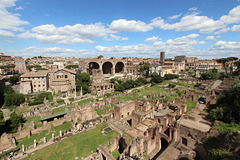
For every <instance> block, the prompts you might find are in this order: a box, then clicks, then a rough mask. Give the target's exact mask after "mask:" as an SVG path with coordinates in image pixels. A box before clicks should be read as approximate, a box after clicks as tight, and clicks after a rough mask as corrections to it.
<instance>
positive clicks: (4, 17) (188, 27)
mask: <svg viewBox="0 0 240 160" xmlns="http://www.w3.org/2000/svg"><path fill="white" fill-rule="evenodd" d="M239 33H240V0H181V1H180V0H168V1H165V0H87V1H86V0H0V52H3V53H5V54H6V55H17V56H39V55H42V56H65V57H67V56H77V57H93V56H95V57H96V56H98V55H103V56H104V57H150V58H157V57H159V52H160V51H165V52H166V57H169V58H173V57H174V56H177V55H186V56H189V57H193V56H194V57H198V58H200V59H206V58H210V59H212V58H221V57H229V56H236V57H240V41H239V40H240V34H239Z"/></svg>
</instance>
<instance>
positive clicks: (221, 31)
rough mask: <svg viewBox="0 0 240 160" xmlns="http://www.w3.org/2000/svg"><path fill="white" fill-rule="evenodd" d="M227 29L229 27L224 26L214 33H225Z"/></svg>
mask: <svg viewBox="0 0 240 160" xmlns="http://www.w3.org/2000/svg"><path fill="white" fill-rule="evenodd" d="M229 30H230V28H228V27H226V28H223V29H220V30H218V31H216V32H214V34H222V33H225V32H227V31H229Z"/></svg>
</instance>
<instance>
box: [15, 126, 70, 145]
mask: <svg viewBox="0 0 240 160" xmlns="http://www.w3.org/2000/svg"><path fill="white" fill-rule="evenodd" d="M71 123H72V122H71V121H69V122H65V123H63V124H61V125H59V126H56V127H54V126H52V129H51V132H50V134H48V135H46V134H47V133H48V132H49V130H44V131H42V132H41V133H40V134H39V135H38V134H37V133H36V134H33V135H32V136H31V137H30V138H28V137H27V136H26V137H24V138H21V139H19V140H17V146H18V147H20V148H22V145H23V144H24V146H25V147H28V146H30V145H33V141H34V139H36V140H37V142H38V141H39V140H40V139H41V138H43V137H46V138H47V140H49V139H51V138H52V133H53V130H54V131H55V136H59V131H60V130H62V131H66V130H68V129H71V128H72V125H71Z"/></svg>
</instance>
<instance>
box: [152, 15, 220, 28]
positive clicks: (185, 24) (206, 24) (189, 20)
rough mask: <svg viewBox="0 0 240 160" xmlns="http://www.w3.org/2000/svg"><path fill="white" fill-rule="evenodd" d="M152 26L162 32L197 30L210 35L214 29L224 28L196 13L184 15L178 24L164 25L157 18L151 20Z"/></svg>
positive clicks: (218, 22) (161, 20)
mask: <svg viewBox="0 0 240 160" xmlns="http://www.w3.org/2000/svg"><path fill="white" fill-rule="evenodd" d="M151 25H152V26H154V27H158V28H160V29H163V30H173V29H175V30H176V31H189V30H195V29H198V30H199V31H200V32H201V33H210V32H212V31H214V30H216V29H219V28H222V27H224V24H223V23H222V22H220V21H214V20H213V19H210V18H208V17H207V16H198V15H196V13H194V14H190V15H186V16H184V17H183V18H181V20H180V22H178V23H174V24H169V23H164V20H163V19H161V17H157V18H155V19H153V20H152V23H151Z"/></svg>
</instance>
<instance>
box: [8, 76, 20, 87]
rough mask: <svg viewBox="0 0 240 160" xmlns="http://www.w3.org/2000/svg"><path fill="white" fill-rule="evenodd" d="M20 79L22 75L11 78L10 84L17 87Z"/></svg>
mask: <svg viewBox="0 0 240 160" xmlns="http://www.w3.org/2000/svg"><path fill="white" fill-rule="evenodd" d="M19 77H20V75H17V76H11V77H10V78H9V83H11V85H15V84H16V83H17V82H19Z"/></svg>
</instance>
